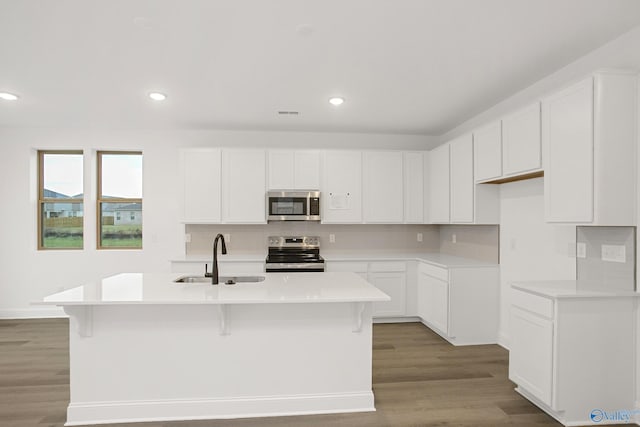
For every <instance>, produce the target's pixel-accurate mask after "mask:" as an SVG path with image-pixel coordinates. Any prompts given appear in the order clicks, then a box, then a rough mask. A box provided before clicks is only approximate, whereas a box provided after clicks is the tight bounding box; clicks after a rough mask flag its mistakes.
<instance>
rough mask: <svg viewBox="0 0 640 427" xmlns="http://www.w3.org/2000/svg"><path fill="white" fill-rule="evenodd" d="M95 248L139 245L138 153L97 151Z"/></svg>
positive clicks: (140, 201)
mask: <svg viewBox="0 0 640 427" xmlns="http://www.w3.org/2000/svg"><path fill="white" fill-rule="evenodd" d="M97 214H98V249H142V153H141V152H138V151H98V206H97Z"/></svg>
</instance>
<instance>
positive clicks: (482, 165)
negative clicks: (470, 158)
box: [473, 121, 502, 182]
mask: <svg viewBox="0 0 640 427" xmlns="http://www.w3.org/2000/svg"><path fill="white" fill-rule="evenodd" d="M473 144H474V148H475V155H474V157H475V167H474V170H475V180H476V182H477V181H486V180H489V179H493V178H499V177H500V176H501V175H502V129H501V126H500V121H498V122H495V123H492V124H490V125H488V126H485V127H483V128H481V129H478V130H476V131H475V132H473Z"/></svg>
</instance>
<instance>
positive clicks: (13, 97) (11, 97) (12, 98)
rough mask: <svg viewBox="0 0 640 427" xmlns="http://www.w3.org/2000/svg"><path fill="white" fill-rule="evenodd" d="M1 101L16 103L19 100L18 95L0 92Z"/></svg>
mask: <svg viewBox="0 0 640 427" xmlns="http://www.w3.org/2000/svg"><path fill="white" fill-rule="evenodd" d="M0 99H4V100H5V101H15V100H16V99H18V95H14V94H12V93H9V92H0Z"/></svg>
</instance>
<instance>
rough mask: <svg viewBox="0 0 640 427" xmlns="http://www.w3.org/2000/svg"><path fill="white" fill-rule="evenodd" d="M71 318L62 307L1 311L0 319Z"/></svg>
mask: <svg viewBox="0 0 640 427" xmlns="http://www.w3.org/2000/svg"><path fill="white" fill-rule="evenodd" d="M57 317H69V316H67V315H66V314H65V312H64V310H62V307H33V308H14V309H0V319H44V318H57Z"/></svg>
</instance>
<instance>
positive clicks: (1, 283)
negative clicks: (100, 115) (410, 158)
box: [0, 129, 430, 318]
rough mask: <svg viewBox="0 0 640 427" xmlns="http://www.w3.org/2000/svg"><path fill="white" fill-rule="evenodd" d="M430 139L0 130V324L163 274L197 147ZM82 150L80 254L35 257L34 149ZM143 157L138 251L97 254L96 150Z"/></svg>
mask: <svg viewBox="0 0 640 427" xmlns="http://www.w3.org/2000/svg"><path fill="white" fill-rule="evenodd" d="M429 142H430V140H429V138H428V137H424V136H411V135H364V134H330V133H326V134H323V133H300V132H234V131H198V132H195V131H192V132H189V131H183V132H179V131H175V132H164V131H163V132H160V131H124V130H123V131H114V130H53V129H0V152H1V153H2V155H1V156H0V171H1V174H2V175H1V176H2V180H1V184H0V200H2V209H0V224H1V228H0V238H1V239H2V243H1V246H0V247H1V248H2V249H1V252H0V318H3V317H5V318H6V317H31V316H46V315H58V314H60V311H59V310H50V309H40V308H38V307H34V306H32V305H30V303H31V302H32V301H37V300H40V299H42V297H43V296H45V295H47V294H51V293H54V292H57V291H59V290H61V289H62V288H68V287H73V286H77V285H79V284H82V283H85V282H88V281H91V280H96V279H98V278H100V277H104V276H106V275H110V274H115V273H119V272H131V271H169V259H171V258H173V257H175V255H176V253H178V252H179V251H178V248H179V247H180V244H181V243H180V242H178V241H177V240H178V239H179V232H178V230H179V228H178V227H179V225H178V206H177V204H178V203H177V200H178V187H177V184H178V177H177V171H178V150H179V148H180V147H196V146H253V147H267V146H269V147H301V148H306V147H313V148H343V147H344V148H396V149H407V150H420V149H425V148H426V146H427V145H428V144H429ZM71 148H73V149H83V150H85V194H87V195H88V196H89V200H86V201H85V215H84V218H85V220H84V226H85V232H84V236H85V249H84V250H81V251H67V250H64V251H37V250H36V243H37V236H36V158H35V152H36V150H37V149H71ZM104 149H112V150H118V149H123V150H142V151H143V154H144V199H143V200H144V201H143V209H144V213H143V221H144V224H143V227H144V229H143V248H144V249H143V250H140V251H132V250H103V251H97V250H96V249H95V244H96V225H95V218H96V215H95V210H96V207H95V192H96V190H95V184H96V183H95V150H104Z"/></svg>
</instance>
